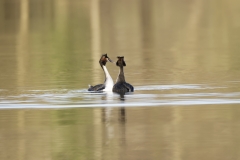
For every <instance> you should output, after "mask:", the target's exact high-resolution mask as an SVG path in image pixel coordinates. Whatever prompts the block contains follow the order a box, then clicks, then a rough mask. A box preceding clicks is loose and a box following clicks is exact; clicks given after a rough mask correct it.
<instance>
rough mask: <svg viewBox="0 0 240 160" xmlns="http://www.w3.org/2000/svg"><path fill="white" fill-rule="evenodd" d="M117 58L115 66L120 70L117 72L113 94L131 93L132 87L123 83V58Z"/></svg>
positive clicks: (124, 64)
mask: <svg viewBox="0 0 240 160" xmlns="http://www.w3.org/2000/svg"><path fill="white" fill-rule="evenodd" d="M117 58H118V61H117V62H116V65H117V66H118V67H119V68H120V70H119V75H118V78H117V81H116V84H114V86H113V92H116V93H121V94H122V93H126V92H133V91H134V87H133V86H132V85H131V84H129V83H127V82H126V81H125V76H124V71H123V67H124V66H126V63H125V61H124V57H123V56H122V57H120V56H118V57H117Z"/></svg>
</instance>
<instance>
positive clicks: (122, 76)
mask: <svg viewBox="0 0 240 160" xmlns="http://www.w3.org/2000/svg"><path fill="white" fill-rule="evenodd" d="M119 68H120V70H119V75H118V78H117V82H125V77H124V72H123V66H120V67H119Z"/></svg>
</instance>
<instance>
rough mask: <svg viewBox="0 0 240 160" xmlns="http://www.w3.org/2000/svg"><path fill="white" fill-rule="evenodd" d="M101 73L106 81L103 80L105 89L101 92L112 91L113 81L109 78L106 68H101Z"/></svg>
mask: <svg viewBox="0 0 240 160" xmlns="http://www.w3.org/2000/svg"><path fill="white" fill-rule="evenodd" d="M103 71H104V73H105V76H106V79H105V82H104V83H105V89H104V90H103V91H112V87H113V80H112V77H111V76H110V74H109V72H108V70H107V67H106V66H103Z"/></svg>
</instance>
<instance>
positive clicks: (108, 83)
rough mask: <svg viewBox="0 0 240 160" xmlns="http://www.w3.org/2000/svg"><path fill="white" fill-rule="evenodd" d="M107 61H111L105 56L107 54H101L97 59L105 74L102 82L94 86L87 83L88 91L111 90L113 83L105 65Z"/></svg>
mask: <svg viewBox="0 0 240 160" xmlns="http://www.w3.org/2000/svg"><path fill="white" fill-rule="evenodd" d="M107 61H109V62H112V60H111V59H110V58H109V57H108V56H107V54H103V55H102V56H101V58H100V60H99V64H100V66H101V67H102V69H103V71H104V74H105V81H104V83H103V84H98V85H96V86H91V85H89V88H88V91H112V87H113V84H114V83H113V80H112V77H111V76H110V74H109V73H108V70H107V67H106V63H107Z"/></svg>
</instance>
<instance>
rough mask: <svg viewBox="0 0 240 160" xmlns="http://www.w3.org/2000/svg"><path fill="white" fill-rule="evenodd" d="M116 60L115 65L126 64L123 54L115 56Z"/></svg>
mask: <svg viewBox="0 0 240 160" xmlns="http://www.w3.org/2000/svg"><path fill="white" fill-rule="evenodd" d="M117 58H118V60H117V62H116V65H117V66H119V67H121V66H126V63H125V61H124V56H117Z"/></svg>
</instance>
